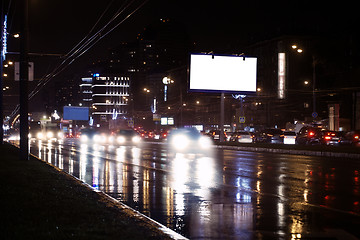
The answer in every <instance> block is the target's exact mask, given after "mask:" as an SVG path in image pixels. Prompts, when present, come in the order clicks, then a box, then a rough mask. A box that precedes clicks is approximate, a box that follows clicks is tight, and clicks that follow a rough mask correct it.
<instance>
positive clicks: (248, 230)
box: [31, 141, 360, 239]
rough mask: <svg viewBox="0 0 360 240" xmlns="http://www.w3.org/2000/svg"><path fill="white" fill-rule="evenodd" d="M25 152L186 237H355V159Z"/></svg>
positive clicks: (84, 149)
mask: <svg viewBox="0 0 360 240" xmlns="http://www.w3.org/2000/svg"><path fill="white" fill-rule="evenodd" d="M31 153H33V154H34V155H36V156H38V157H40V158H41V159H43V160H45V161H47V162H50V163H51V164H53V165H55V166H57V167H59V168H61V169H63V170H64V171H66V172H68V173H70V174H72V175H74V176H75V177H77V178H79V179H81V180H82V181H84V182H86V183H88V184H90V185H91V186H93V187H94V188H96V189H99V190H101V191H104V192H106V193H108V194H109V195H111V196H113V197H114V198H116V199H118V200H120V201H122V202H124V203H126V204H127V205H129V206H131V207H132V208H134V209H136V210H139V211H140V212H142V213H143V214H145V215H147V216H149V217H151V218H152V219H154V220H156V221H158V222H160V223H162V224H164V225H165V226H167V227H169V228H171V229H173V230H175V231H176V232H178V233H180V234H182V235H184V236H186V237H188V238H190V239H328V238H332V239H340V237H343V239H352V238H353V239H356V238H355V237H357V238H360V227H359V226H360V159H359V160H358V159H342V158H323V157H310V156H299V155H285V154H273V153H256V152H246V151H234V150H225V149H217V148H213V149H212V150H208V151H206V152H195V151H192V152H187V153H186V152H184V153H176V152H174V151H173V150H170V149H168V148H167V146H166V145H164V144H149V143H145V144H143V145H142V146H140V147H135V146H121V147H114V146H108V145H103V146H101V145H94V146H92V145H91V146H90V145H81V144H80V143H78V142H77V141H68V142H65V143H63V144H54V143H53V144H48V143H31ZM336 237H338V238H336ZM344 237H345V238H344Z"/></svg>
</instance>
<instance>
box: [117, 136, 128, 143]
mask: <svg viewBox="0 0 360 240" xmlns="http://www.w3.org/2000/svg"><path fill="white" fill-rule="evenodd" d="M116 141H117V142H118V143H120V144H122V143H125V141H126V139H125V137H123V136H119V137H117V139H116Z"/></svg>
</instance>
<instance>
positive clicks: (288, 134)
mask: <svg viewBox="0 0 360 240" xmlns="http://www.w3.org/2000/svg"><path fill="white" fill-rule="evenodd" d="M295 143H296V132H292V131H285V132H284V144H295Z"/></svg>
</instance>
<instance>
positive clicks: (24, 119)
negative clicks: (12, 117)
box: [19, 0, 29, 160]
mask: <svg viewBox="0 0 360 240" xmlns="http://www.w3.org/2000/svg"><path fill="white" fill-rule="evenodd" d="M19 9H22V14H21V27H20V29H21V34H20V94H19V95H20V99H19V100H20V159H21V160H28V159H29V139H28V138H29V136H28V135H29V122H28V111H29V110H28V78H29V63H28V62H29V59H28V31H29V28H28V0H22V1H21V7H20V8H19Z"/></svg>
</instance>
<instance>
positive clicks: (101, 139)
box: [100, 134, 106, 143]
mask: <svg viewBox="0 0 360 240" xmlns="http://www.w3.org/2000/svg"><path fill="white" fill-rule="evenodd" d="M100 142H101V143H106V135H104V134H102V135H100Z"/></svg>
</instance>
